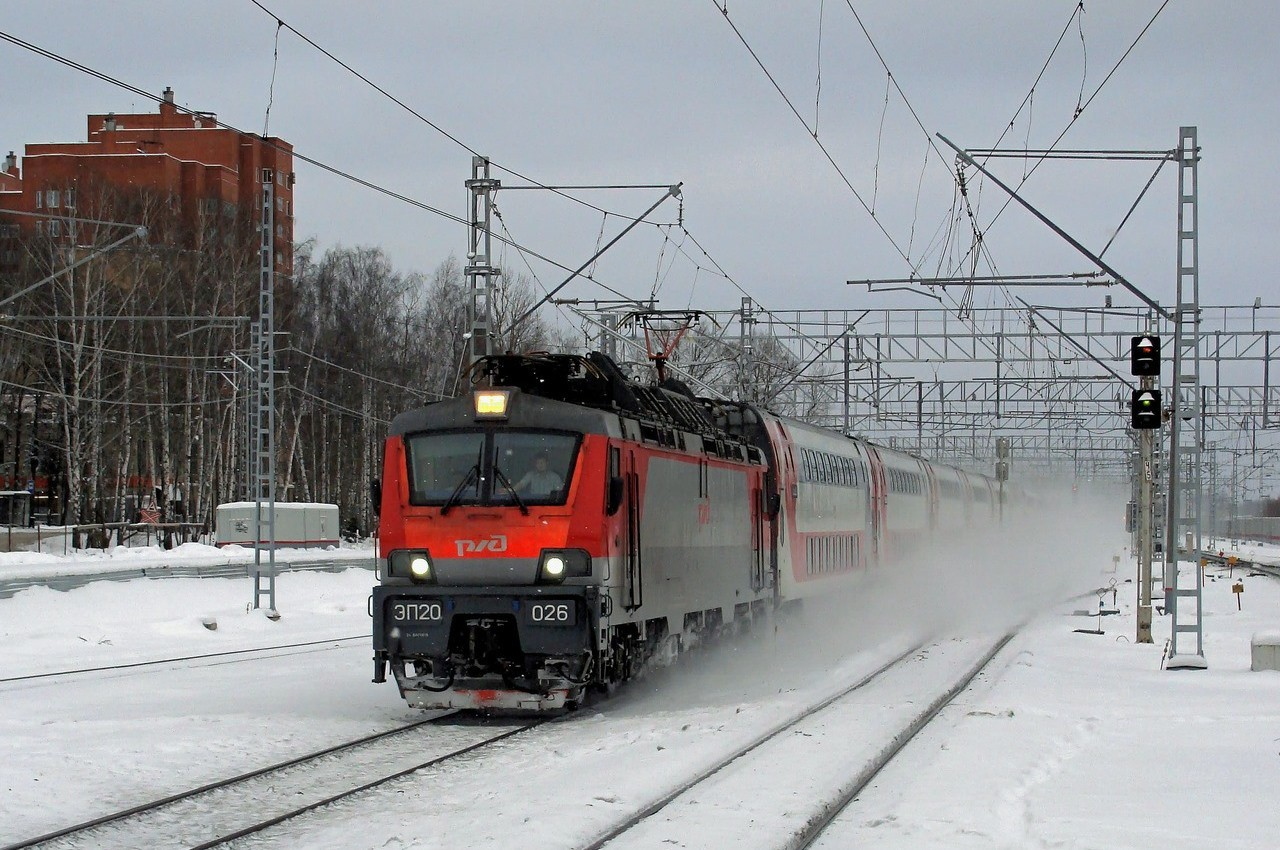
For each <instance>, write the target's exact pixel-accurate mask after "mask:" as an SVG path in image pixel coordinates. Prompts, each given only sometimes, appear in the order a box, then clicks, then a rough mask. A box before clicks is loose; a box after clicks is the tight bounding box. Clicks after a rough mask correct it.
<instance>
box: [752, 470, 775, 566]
mask: <svg viewBox="0 0 1280 850" xmlns="http://www.w3.org/2000/svg"><path fill="white" fill-rule="evenodd" d="M768 511H769V506H768V496H767V495H766V494H765V491H764V488H763V487H761V486H759V484H757V485H756V486H755V487H753V488H752V490H751V588H752V589H753V590H761V589H763V588H765V587H768V586H769V582H770V579H771V576H770V575H769V574H768V572H767V571H766V568H765V564H766V560H765V551H764V535H765V531H764V523H765V516H766V514H767V513H768ZM770 560H771V561H772V562H773V563H775V564H776V557H774V558H771V559H770Z"/></svg>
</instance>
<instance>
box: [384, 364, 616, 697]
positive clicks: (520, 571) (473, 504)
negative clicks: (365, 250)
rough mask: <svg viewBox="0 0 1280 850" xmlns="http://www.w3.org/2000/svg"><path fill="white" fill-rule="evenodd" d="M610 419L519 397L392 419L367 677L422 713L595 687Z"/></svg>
mask: <svg viewBox="0 0 1280 850" xmlns="http://www.w3.org/2000/svg"><path fill="white" fill-rule="evenodd" d="M608 420H609V417H608V416H607V415H606V414H604V413H602V412H600V411H591V410H587V409H584V408H582V407H579V406H574V405H569V404H564V403H561V402H558V401H554V400H549V399H546V398H542V397H539V396H536V395H532V394H529V393H525V392H522V391H521V390H519V389H516V388H503V387H497V388H492V389H485V390H476V391H474V392H472V393H471V394H470V395H467V396H464V397H462V398H458V399H453V400H450V401H443V402H438V403H436V404H432V405H429V406H427V407H425V408H421V409H419V410H416V411H411V412H409V413H406V414H402V415H401V416H399V417H397V418H396V420H395V421H394V422H393V423H392V426H391V431H390V436H389V437H388V439H387V443H386V447H385V458H384V473H383V474H384V477H383V480H382V484H381V494H380V503H381V511H380V516H381V525H380V534H379V550H378V555H379V561H380V584H379V585H378V586H377V587H375V588H374V591H373V597H372V600H371V602H372V608H371V612H372V614H373V644H374V681H375V682H382V681H385V675H386V668H387V667H388V666H390V668H391V672H392V675H393V676H394V678H395V681H396V684H397V685H398V686H399V688H400V692H401V695H402V696H403V697H404V698H405V699H406V700H407V701H408V703H409V704H410V705H412V706H414V707H418V708H517V709H538V710H544V709H555V708H561V707H565V706H566V705H572V704H574V703H576V702H577V701H579V700H580V699H581V698H582V696H583V692H584V690H585V688H586V687H587V686H588V685H589V684H590V682H591V681H593V680H594V678H595V677H596V674H597V671H596V670H595V658H596V657H597V654H598V650H599V648H600V647H599V646H598V641H597V640H596V638H595V636H596V635H599V634H601V630H600V628H599V620H600V616H601V613H602V605H607V604H608V600H607V598H606V599H604V600H602V594H601V584H602V573H603V569H602V566H603V557H602V556H603V555H604V553H605V548H604V546H605V544H604V539H605V535H606V533H607V530H606V528H605V527H604V526H605V524H606V523H604V522H603V520H605V519H607V516H606V514H607V512H606V509H605V503H606V501H607V500H608V498H609V489H610V488H609V483H610V482H609V481H607V480H606V476H605V472H604V471H605V470H606V468H607V463H606V457H607V439H608V433H607V431H608V429H609V421H608Z"/></svg>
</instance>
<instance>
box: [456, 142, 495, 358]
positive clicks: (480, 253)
mask: <svg viewBox="0 0 1280 850" xmlns="http://www.w3.org/2000/svg"><path fill="white" fill-rule="evenodd" d="M499 186H501V183H499V181H497V180H494V179H491V178H490V177H489V158H488V157H484V156H473V157H472V158H471V179H470V180H468V181H466V187H467V199H468V201H469V203H470V206H471V210H470V213H471V214H470V218H469V219H468V221H470V225H469V226H468V228H467V230H468V241H467V265H466V268H465V269H464V270H463V272H464V274H465V275H466V277H467V324H468V326H469V327H468V339H469V340H470V342H469V344H468V351H467V354H468V356H467V364H468V365H470V364H472V363H474V362H476V361H477V360H479V359H480V358H481V357H484V356H485V355H487V354H490V353H492V348H493V343H492V341H491V339H490V332H491V330H492V327H491V324H492V320H493V312H492V309H491V298H492V295H493V292H492V284H491V283H490V282H489V279H490V278H495V277H497V276H498V275H500V274H502V271H501V270H500V269H498V268H495V267H494V266H493V265H492V263H491V262H490V249H491V246H492V230H491V224H492V215H493V193H494V192H495V191H497V189H498V188H499Z"/></svg>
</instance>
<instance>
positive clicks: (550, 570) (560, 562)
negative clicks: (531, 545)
mask: <svg viewBox="0 0 1280 850" xmlns="http://www.w3.org/2000/svg"><path fill="white" fill-rule="evenodd" d="M543 568H544V569H545V570H546V572H547V575H549V576H551V577H553V578H559V577H560V576H562V575H564V558H561V557H560V556H559V555H552V556H551V557H549V558H547V562H546V564H544V565H543Z"/></svg>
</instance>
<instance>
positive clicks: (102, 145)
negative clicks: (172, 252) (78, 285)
mask: <svg viewBox="0 0 1280 850" xmlns="http://www.w3.org/2000/svg"><path fill="white" fill-rule="evenodd" d="M263 182H270V183H272V184H274V191H275V211H274V220H275V255H276V256H275V259H276V271H277V273H279V274H283V275H289V274H292V271H293V185H294V172H293V146H292V145H290V144H289V143H288V142H284V141H282V140H280V139H278V138H275V137H267V138H263V137H261V136H253V135H248V134H244V133H239V132H237V131H235V130H229V129H226V128H224V127H220V126H218V124H217V122H216V121H215V120H214V116H213V115H212V114H211V113H194V114H193V113H190V112H184V111H181V110H179V109H178V108H177V107H176V106H175V105H174V102H173V90H172V89H169V88H166V89H165V91H164V102H162V103H161V104H160V110H159V112H158V113H139V114H115V113H109V114H106V115H90V116H88V134H87V141H84V142H68V143H42V144H29V145H26V148H25V152H24V154H23V156H22V162H21V166H20V167H19V163H18V159H17V157H16V156H15V155H14V153H13V152H12V151H11V152H10V153H9V155H8V156H7V157H5V159H4V160H3V164H2V166H0V267H6V266H12V265H14V264H15V262H16V260H17V256H18V255H17V244H18V241H19V239H21V238H22V237H30V236H33V235H34V236H47V237H49V238H51V239H57V238H67V236H68V234H67V232H66V231H67V229H68V228H66V227H64V225H63V222H64V221H65V220H66V219H70V218H74V217H75V216H76V215H77V210H78V207H77V204H78V203H79V205H80V207H81V208H82V207H84V206H85V203H84V200H85V195H84V193H85V192H86V191H91V190H92V187H95V186H99V185H102V186H109V187H114V188H119V189H130V188H138V189H142V190H146V191H148V192H151V193H154V195H155V196H156V197H157V198H159V199H162V200H164V201H166V202H168V203H169V204H170V206H171V209H173V211H174V212H175V213H176V214H177V215H178V216H180V220H181V223H182V224H183V225H185V226H186V227H187V228H189V231H188V232H190V233H193V234H195V233H199V232H200V230H201V227H200V226H201V224H202V223H204V222H206V221H207V220H208V219H209V218H210V217H212V216H227V215H233V214H236V213H248V214H249V215H250V216H252V220H253V221H254V222H257V221H259V220H260V210H259V208H260V206H261V203H262V201H261V198H262V193H261V187H262V184H263ZM9 211H15V212H22V213H33V214H36V215H35V216H31V215H22V216H12V215H11V216H6V215H5V212H9Z"/></svg>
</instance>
